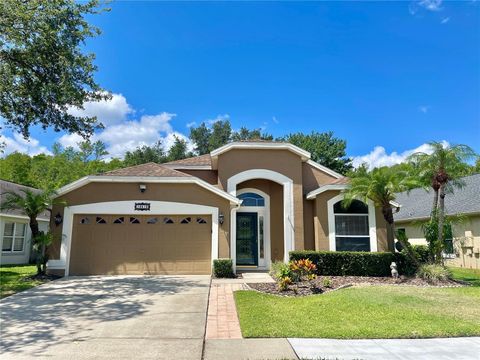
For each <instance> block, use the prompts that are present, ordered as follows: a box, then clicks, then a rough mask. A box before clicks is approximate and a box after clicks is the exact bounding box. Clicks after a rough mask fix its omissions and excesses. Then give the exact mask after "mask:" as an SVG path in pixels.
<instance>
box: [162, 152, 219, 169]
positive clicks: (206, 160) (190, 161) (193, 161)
mask: <svg viewBox="0 0 480 360" xmlns="http://www.w3.org/2000/svg"><path fill="white" fill-rule="evenodd" d="M164 165H181V166H212V158H211V157H210V154H205V155H200V156H194V157H191V158H186V159H182V160H176V161H170V162H168V163H165V164H164Z"/></svg>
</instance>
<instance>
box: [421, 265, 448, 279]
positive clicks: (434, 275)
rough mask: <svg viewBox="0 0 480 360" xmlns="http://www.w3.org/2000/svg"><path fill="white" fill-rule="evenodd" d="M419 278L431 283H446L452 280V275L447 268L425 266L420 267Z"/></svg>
mask: <svg viewBox="0 0 480 360" xmlns="http://www.w3.org/2000/svg"><path fill="white" fill-rule="evenodd" d="M417 276H418V277H419V278H422V279H424V280H426V281H428V282H429V283H436V282H437V281H446V280H448V279H451V277H452V273H451V272H450V270H448V269H447V268H446V267H444V266H441V265H435V264H425V265H422V266H420V268H419V269H418V272H417Z"/></svg>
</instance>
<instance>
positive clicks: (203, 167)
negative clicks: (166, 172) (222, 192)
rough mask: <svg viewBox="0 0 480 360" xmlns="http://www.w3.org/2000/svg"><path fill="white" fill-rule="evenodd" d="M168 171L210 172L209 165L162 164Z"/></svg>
mask: <svg viewBox="0 0 480 360" xmlns="http://www.w3.org/2000/svg"><path fill="white" fill-rule="evenodd" d="M162 166H165V167H167V168H169V169H175V170H212V167H211V166H210V165H175V164H163V165H162Z"/></svg>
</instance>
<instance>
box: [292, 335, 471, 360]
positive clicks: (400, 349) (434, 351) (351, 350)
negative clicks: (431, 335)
mask: <svg viewBox="0 0 480 360" xmlns="http://www.w3.org/2000/svg"><path fill="white" fill-rule="evenodd" d="M288 341H289V342H290V344H291V345H292V347H293V349H294V350H295V352H296V354H297V355H298V357H299V358H301V359H341V360H350V359H365V360H384V359H402V360H419V359H421V360H479V359H480V337H466V338H465V337H464V338H435V339H372V340H335V339H288Z"/></svg>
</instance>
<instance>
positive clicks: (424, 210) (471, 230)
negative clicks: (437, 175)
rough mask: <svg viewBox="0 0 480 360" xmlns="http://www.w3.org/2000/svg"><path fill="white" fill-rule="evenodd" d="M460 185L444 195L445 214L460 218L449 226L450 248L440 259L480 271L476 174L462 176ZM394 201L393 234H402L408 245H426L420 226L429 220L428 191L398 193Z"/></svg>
mask: <svg viewBox="0 0 480 360" xmlns="http://www.w3.org/2000/svg"><path fill="white" fill-rule="evenodd" d="M462 182H463V186H462V187H459V188H456V189H454V191H453V193H452V192H447V194H446V196H445V213H446V215H447V216H449V215H461V217H460V221H457V222H455V223H454V224H453V225H452V227H451V230H452V238H451V239H446V241H447V242H449V243H450V244H451V246H449V247H448V248H450V249H449V250H447V251H446V252H445V254H444V256H445V257H446V259H447V263H448V264H449V265H452V266H458V267H465V268H473V269H480V174H476V175H471V176H466V177H464V178H462ZM396 201H397V202H398V203H399V204H401V208H400V211H399V212H397V213H396V214H394V219H395V227H396V229H397V231H401V232H404V233H405V235H406V236H407V238H408V241H409V242H410V243H411V244H412V245H427V241H426V239H425V236H424V235H423V231H422V228H421V224H422V222H425V221H427V220H428V219H429V218H430V212H431V211H432V202H433V193H432V191H426V190H424V189H421V188H419V189H414V190H411V191H409V192H404V193H400V194H398V196H397V199H396ZM448 248H447V249H448Z"/></svg>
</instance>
